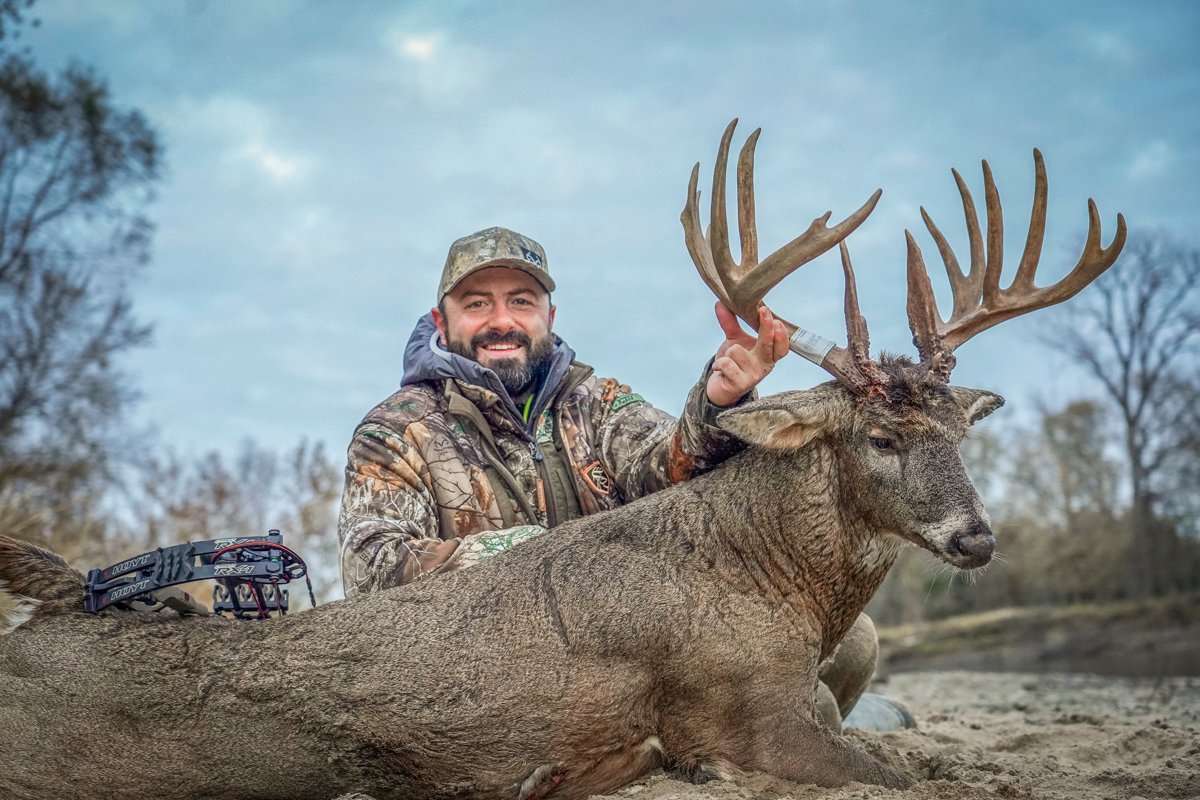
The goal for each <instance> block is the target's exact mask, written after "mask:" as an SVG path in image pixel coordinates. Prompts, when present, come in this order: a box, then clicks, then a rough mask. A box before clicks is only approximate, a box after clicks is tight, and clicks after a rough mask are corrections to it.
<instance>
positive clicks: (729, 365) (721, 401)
mask: <svg viewBox="0 0 1200 800" xmlns="http://www.w3.org/2000/svg"><path fill="white" fill-rule="evenodd" d="M717 322H719V323H721V330H723V331H724V332H725V341H723V342H721V346H720V347H719V348H718V349H717V357H716V359H714V360H713V366H712V375H710V376H709V378H708V385H707V386H706V387H705V389H706V392H707V394H708V400H709V402H711V403H712V404H713V405H716V406H731V405H733V404H734V403H736V402H737V401H738V400H741V399H742V398H743V397H745V396H746V395H747V394H748V393H749V392H750V390H751V389H753V388H754V387H755V386H758V384H759V382H760V381H761V380H762V379H763V378H765V377H767V374H768V373H769V372H770V371H771V369H772V368H773V367H774V366H775V362H776V361H778V360H779V359H781V358H783V357H784V356H785V355H787V353H788V334H787V328H785V327H784V326H783V323H782V322H780V321H779V320H777V319H775V317H774V316H773V315H772V314H771V311H770V309H768V308H767V307H766V306H759V307H758V336H757V337H756V336H752V335H750V334H748V333H746V332H745V331H743V330H742V326H741V325H740V324H739V323H738V318H737V317H736V316H735V315H734V313H733V312H732V311H730V310H729V309H727V308H726V307H725V306H724V305H723V304H721V303H717Z"/></svg>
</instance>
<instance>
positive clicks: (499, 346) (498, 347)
mask: <svg viewBox="0 0 1200 800" xmlns="http://www.w3.org/2000/svg"><path fill="white" fill-rule="evenodd" d="M522 347H523V345H519V344H509V343H507V342H498V343H496V344H488V345H483V346H482V347H481V348H480V349H481V350H483V351H484V352H485V353H511V352H513V351H515V350H521V349H522Z"/></svg>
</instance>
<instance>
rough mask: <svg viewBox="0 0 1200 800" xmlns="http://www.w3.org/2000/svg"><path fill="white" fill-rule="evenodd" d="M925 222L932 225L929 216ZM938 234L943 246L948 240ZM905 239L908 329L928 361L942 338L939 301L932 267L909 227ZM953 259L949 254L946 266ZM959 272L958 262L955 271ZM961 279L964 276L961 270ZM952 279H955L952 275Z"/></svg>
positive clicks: (921, 354)
mask: <svg viewBox="0 0 1200 800" xmlns="http://www.w3.org/2000/svg"><path fill="white" fill-rule="evenodd" d="M925 223H926V224H927V225H930V226H932V224H933V223H932V221H931V220H930V219H929V217H928V216H926V217H925ZM932 230H936V228H932ZM939 237H940V233H939V234H938V235H937V236H935V237H934V238H938V245H939V247H940V246H941V244H942V242H944V241H945V240H944V239H940V238H939ZM904 238H905V241H906V242H907V244H908V328H909V330H911V331H912V334H913V344H914V345H916V347H917V354H918V355H919V356H920V357H921V360H922V361H929V360H930V359H931V358H932V357H933V353H934V352H935V351H936V350H937V348H938V346H939V345H940V344H941V338H940V336H939V335H938V326H939V325H940V324H941V316H940V315H939V314H938V310H937V300H936V299H935V298H934V296H933V285H932V284H931V283H930V281H929V270H927V269H926V268H925V259H924V258H923V257H922V256H921V248H920V247H918V246H917V242H916V240H915V239H913V235H912V234H911V233H910V232H909V231H908V230H905V231H904ZM942 256H943V258H946V251H945V250H943V252H942ZM953 258H954V255H953V253H951V254H950V257H949V258H948V259H946V262H947V269H949V264H950V260H951V259H953ZM957 271H958V265H957V263H956V264H955V272H957ZM958 278H959V279H962V278H963V276H962V274H961V273H959V275H958ZM951 282H952V283H953V282H954V276H953V275H952V276H951ZM958 296H959V295H958V293H957V292H955V295H954V299H955V301H956V302H955V307H956V309H957V305H958V303H957V300H958Z"/></svg>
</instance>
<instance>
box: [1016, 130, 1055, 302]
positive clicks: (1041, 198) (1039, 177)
mask: <svg viewBox="0 0 1200 800" xmlns="http://www.w3.org/2000/svg"><path fill="white" fill-rule="evenodd" d="M1046 189H1047V186H1046V162H1045V161H1044V160H1043V159H1042V151H1041V150H1038V149H1037V148H1036V147H1035V148H1033V210H1032V211H1031V212H1030V213H1029V235H1028V236H1026V237H1025V251H1024V252H1023V253H1022V254H1021V264H1020V266H1018V267H1017V277H1016V278H1014V279H1013V283H1012V286H1011V287H1010V288H1012V289H1020V290H1022V291H1026V290H1031V289H1033V276H1034V274H1035V273H1036V272H1037V268H1038V260H1039V259H1040V258H1041V255H1042V241H1043V239H1044V238H1045V236H1046Z"/></svg>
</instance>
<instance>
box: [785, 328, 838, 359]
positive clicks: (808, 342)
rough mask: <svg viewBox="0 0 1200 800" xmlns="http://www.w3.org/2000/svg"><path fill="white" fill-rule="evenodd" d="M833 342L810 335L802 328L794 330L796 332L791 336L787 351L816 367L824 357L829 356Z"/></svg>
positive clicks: (813, 334)
mask: <svg viewBox="0 0 1200 800" xmlns="http://www.w3.org/2000/svg"><path fill="white" fill-rule="evenodd" d="M833 346H834V342H831V341H829V340H828V339H825V338H823V337H820V336H818V335H817V334H815V333H810V332H808V331H806V330H804V328H796V332H795V333H793V334H792V338H791V340H790V344H789V345H788V349H789V350H791V351H792V352H793V353H795V354H796V355H798V356H803V357H804V358H807V359H808V360H809V361H811V362H812V363H814V364H816V365H817V366H818V367H819V366H821V362H822V361H824V360H825V356H827V355H829V351H830V350H832V349H833Z"/></svg>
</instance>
